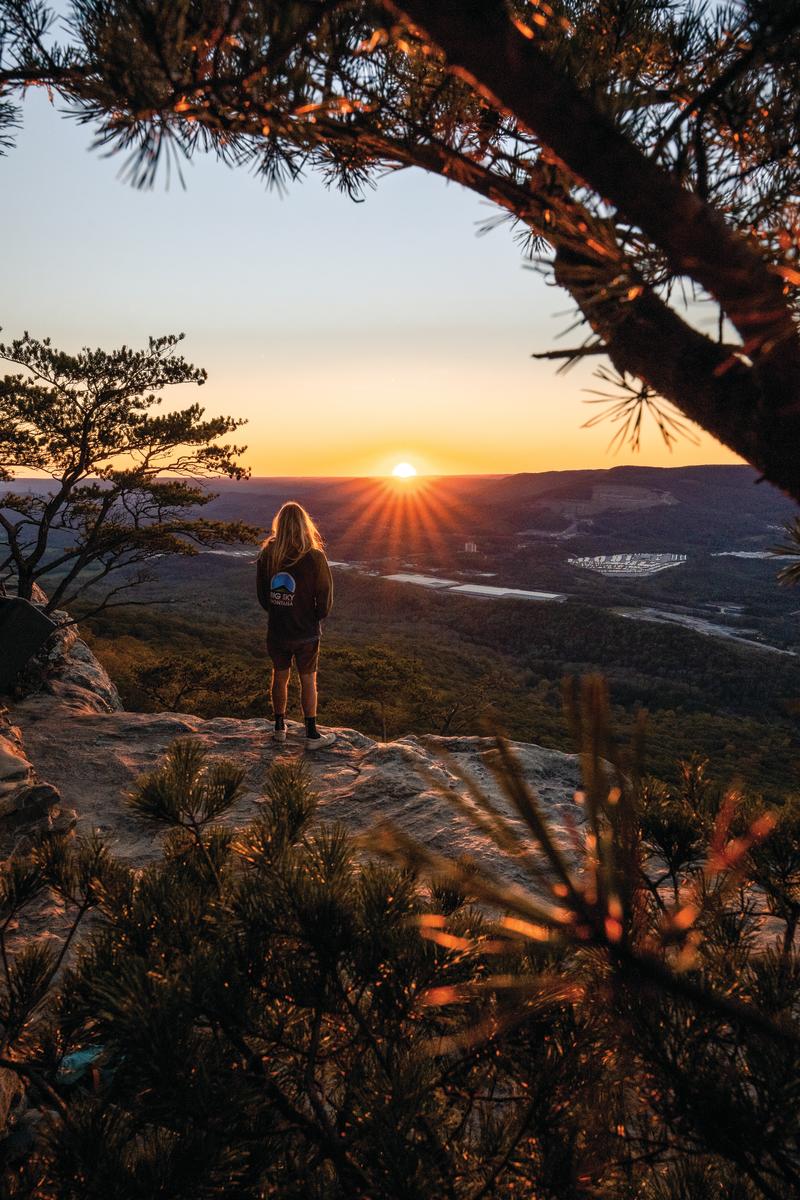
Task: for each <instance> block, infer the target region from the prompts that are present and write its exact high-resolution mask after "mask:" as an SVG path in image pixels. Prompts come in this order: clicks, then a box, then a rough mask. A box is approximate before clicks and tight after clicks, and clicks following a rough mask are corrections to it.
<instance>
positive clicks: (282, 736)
mask: <svg viewBox="0 0 800 1200" xmlns="http://www.w3.org/2000/svg"><path fill="white" fill-rule="evenodd" d="M272 740H273V742H285V741H286V730H285V729H273V731H272Z"/></svg>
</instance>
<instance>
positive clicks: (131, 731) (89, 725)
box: [14, 696, 581, 876]
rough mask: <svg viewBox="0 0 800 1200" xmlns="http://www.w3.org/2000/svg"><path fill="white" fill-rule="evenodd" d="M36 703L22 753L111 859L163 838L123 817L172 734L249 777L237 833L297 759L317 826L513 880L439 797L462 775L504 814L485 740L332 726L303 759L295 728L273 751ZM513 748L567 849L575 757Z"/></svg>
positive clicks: (155, 723)
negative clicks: (384, 836)
mask: <svg viewBox="0 0 800 1200" xmlns="http://www.w3.org/2000/svg"><path fill="white" fill-rule="evenodd" d="M44 699H45V698H44V697H41V696H37V697H32V698H30V699H28V700H25V701H22V702H21V703H20V704H18V705H17V707H16V709H15V713H14V716H15V720H16V721H17V722H18V723H19V724H20V726H21V727H22V730H23V736H24V738H25V745H26V748H27V751H28V753H29V755H30V756H31V758H32V760H33V761H34V762H35V763H36V767H37V769H38V771H39V772H40V773H41V774H42V775H43V776H44V777H46V778H47V779H50V780H52V781H53V783H54V784H55V785H56V787H57V788H58V789H59V791H60V793H61V795H62V798H63V801H64V802H65V803H66V804H67V805H69V806H71V807H73V808H74V809H75V810H76V812H77V814H78V829H79V830H80V831H82V832H89V831H90V830H91V829H99V830H100V832H101V833H102V834H104V835H105V837H106V838H107V839H108V840H109V841H110V842H111V843H112V845H113V848H114V850H115V852H116V853H117V854H118V855H119V856H120V857H122V858H124V859H127V860H128V861H129V862H131V863H132V864H135V865H141V864H143V863H145V862H148V861H150V860H152V859H153V858H154V857H156V856H157V855H158V853H159V850H160V840H161V835H160V832H159V831H157V830H154V829H153V827H152V825H150V824H149V823H147V822H145V821H144V820H142V819H141V818H140V817H139V816H137V815H136V814H134V813H132V812H131V811H130V810H129V808H128V807H127V805H126V804H125V801H124V797H125V794H126V793H127V792H129V791H130V789H131V786H132V785H133V783H134V780H135V779H136V777H137V776H138V775H139V774H141V773H142V772H144V771H149V770H152V769H153V768H154V767H155V766H156V765H157V763H158V761H159V759H160V758H161V756H162V755H163V753H164V751H165V750H166V748H167V747H168V746H169V744H170V743H171V742H172V741H173V740H174V739H175V738H176V737H186V736H192V737H196V738H198V739H199V740H200V741H201V742H202V743H203V744H204V745H205V746H206V747H207V748H208V750H209V751H210V752H211V753H212V754H213V755H216V756H220V757H224V758H229V759H232V760H233V761H235V762H237V763H239V764H241V765H242V766H243V767H244V768H245V770H246V773H247V774H246V788H247V791H246V794H245V795H244V796H243V797H242V799H241V800H240V801H239V802H238V803H237V805H236V807H235V809H234V810H233V811H232V812H231V813H230V816H229V820H230V822H231V823H233V824H235V825H241V824H244V823H245V822H247V821H248V820H250V819H252V818H253V817H254V816H255V815H256V814H257V812H258V805H259V802H260V801H261V798H262V794H263V788H264V784H265V782H266V778H267V773H268V771H269V768H270V765H271V764H272V763H273V762H275V761H276V760H281V759H284V758H287V757H294V756H302V757H303V758H304V760H305V761H306V762H307V763H308V769H309V772H310V774H311V778H312V780H313V783H314V785H315V787H316V789H317V791H318V793H319V809H318V815H319V817H320V818H321V819H322V820H324V821H338V822H342V823H343V824H344V825H345V826H346V828H347V829H348V830H349V831H350V832H352V833H362V832H365V831H367V830H368V829H371V828H372V827H374V826H375V825H377V824H378V823H379V822H382V821H389V822H392V823H393V824H395V825H397V826H399V827H400V828H401V829H403V830H404V831H405V832H406V833H407V834H409V835H411V836H412V837H414V838H416V839H417V840H419V841H420V842H421V843H423V844H424V845H425V846H426V847H427V848H428V849H429V850H433V851H435V852H437V853H439V854H444V855H448V856H450V857H459V856H470V857H473V858H475V859H477V860H479V861H483V862H487V863H492V862H493V863H494V865H495V866H498V867H500V866H502V871H503V874H505V875H507V876H509V875H510V876H515V875H517V872H516V870H515V869H514V867H513V864H510V863H509V862H508V861H507V860H506V861H504V862H503V863H502V864H501V863H500V862H499V860H498V857H497V852H496V851H495V850H494V849H493V847H492V844H491V842H490V840H489V838H488V837H486V836H485V835H484V834H482V833H481V832H480V831H479V830H478V829H477V828H476V826H475V825H474V824H473V822H472V821H471V820H470V819H469V816H468V815H467V814H465V813H464V812H463V811H460V810H459V808H460V806H458V805H453V804H451V803H449V802H448V799H447V794H451V795H453V796H456V797H460V798H462V800H463V801H464V802H465V803H467V804H468V803H469V800H468V789H467V786H466V785H465V784H464V782H463V781H462V779H460V778H459V772H462V771H465V772H467V773H468V774H469V776H470V777H471V778H473V779H474V780H475V781H476V783H477V784H478V785H479V787H481V788H482V789H484V790H485V791H486V792H487V793H488V794H489V795H490V796H491V797H492V799H493V800H494V801H495V803H496V804H498V806H499V807H501V808H502V809H503V810H504V811H505V812H506V813H508V814H509V815H510V808H509V806H508V804H507V802H506V801H505V799H504V798H503V796H502V791H501V789H500V788H499V787H498V784H497V782H496V780H495V778H494V775H493V773H492V762H493V759H494V757H495V755H496V751H495V750H494V748H493V743H492V740H491V739H490V738H480V737H463V738H459V737H450V738H446V737H427V736H425V737H416V736H408V737H404V738H401V739H400V740H398V741H395V742H389V743H386V744H383V743H378V742H374V741H373V740H372V739H371V738H368V737H365V736H364V735H363V734H361V733H357V732H356V731H355V730H352V729H339V730H337V731H336V732H337V740H336V742H335V743H334V745H333V746H331V747H330V748H328V749H325V750H322V751H319V752H315V753H309V752H306V751H305V749H304V740H303V737H302V736H301V726H299V725H295V724H293V723H290V728H289V737H288V739H287V741H286V742H285V743H283V744H276V743H274V742H273V741H272V737H271V724H270V723H269V722H267V721H265V720H235V719H232V718H223V717H218V718H215V719H214V720H203V719H201V718H200V717H194V716H188V715H184V714H179V713H158V714H153V713H130V712H119V711H117V712H103V713H98V712H97V711H94V710H93V709H85V710H83V711H79V710H77V709H76V708H75V707H74V705H73V704H72V702H71V701H70V702H69V709H68V710H65V707H64V706H63V705H62V703H61V702H58V701H55V702H54V700H53V698H52V697H50V698H49V704H45V703H44ZM514 752H515V754H516V756H517V758H518V761H519V763H520V766H521V768H522V772H523V775H524V777H525V779H526V780H527V781H528V783H529V784H530V785H531V787H532V788H533V789H534V790H535V791H536V793H537V795H538V797H539V799H540V802H541V805H542V808H543V810H544V812H545V813H546V815H547V817H548V819H549V821H550V823H551V826H552V827H553V830H554V832H555V833H556V835H557V837H558V838H559V840H560V841H562V843H565V844H566V843H567V842H568V841H569V839H570V834H569V827H570V825H575V824H577V823H579V822H580V820H581V816H580V809H579V808H578V807H577V806H576V804H575V801H574V792H575V790H576V788H577V787H578V785H579V768H578V761H577V758H576V756H575V755H571V754H563V753H560V752H558V751H555V750H546V749H543V748H542V747H540V746H534V745H528V744H522V743H517V744H516V745H515V746H514ZM518 827H519V828H521V826H518Z"/></svg>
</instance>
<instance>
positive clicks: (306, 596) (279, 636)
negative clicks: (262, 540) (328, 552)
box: [256, 550, 333, 645]
mask: <svg viewBox="0 0 800 1200" xmlns="http://www.w3.org/2000/svg"><path fill="white" fill-rule="evenodd" d="M269 557H270V556H269V551H267V550H262V551H261V553H260V554H259V556H258V561H257V563H256V587H257V590H258V602H259V604H260V605H261V607H262V608H264V609H266V611H267V612H268V613H269V634H268V637H269V640H270V641H271V642H275V643H276V644H277V645H286V644H287V643H290V642H315V641H316V640H317V638H318V637H319V635H320V621H324V620H325V618H326V617H327V615H328V613H329V612H330V611H331V606H332V604H333V579H332V578H331V569H330V567H329V566H328V560H327V559H326V557H325V555H324V554H323V553H322V551H321V550H309V551H308V552H307V553H306V554H304V555H303V557H302V558H298V560H297V562H293V563H290V564H288V565H287V566H285V567H282V568H280V569H279V570H277V571H272V572H270V565H269Z"/></svg>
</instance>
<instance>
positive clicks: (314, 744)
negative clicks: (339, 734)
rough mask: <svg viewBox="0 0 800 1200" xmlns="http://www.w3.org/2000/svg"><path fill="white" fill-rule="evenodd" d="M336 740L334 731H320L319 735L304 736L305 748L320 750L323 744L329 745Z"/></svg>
mask: <svg viewBox="0 0 800 1200" xmlns="http://www.w3.org/2000/svg"><path fill="white" fill-rule="evenodd" d="M335 741H336V734H335V733H321V734H320V735H319V737H315V738H310V737H307V738H306V750H321V749H322V747H323V746H330V745H331V744H332V743H333V742H335Z"/></svg>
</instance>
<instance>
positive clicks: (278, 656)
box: [267, 638, 319, 675]
mask: <svg viewBox="0 0 800 1200" xmlns="http://www.w3.org/2000/svg"><path fill="white" fill-rule="evenodd" d="M267 653H268V654H269V656H270V658H271V659H272V665H273V667H274V668H275V670H276V671H288V670H289V669H290V668H291V665H292V659H294V661H295V662H296V663H297V670H298V671H299V673H300V674H301V675H313V673H314V672H315V671H316V670H317V667H318V666H319V638H317V639H316V641H313V642H283V643H280V644H279V643H278V642H271V641H270V640H269V638H267Z"/></svg>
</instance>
